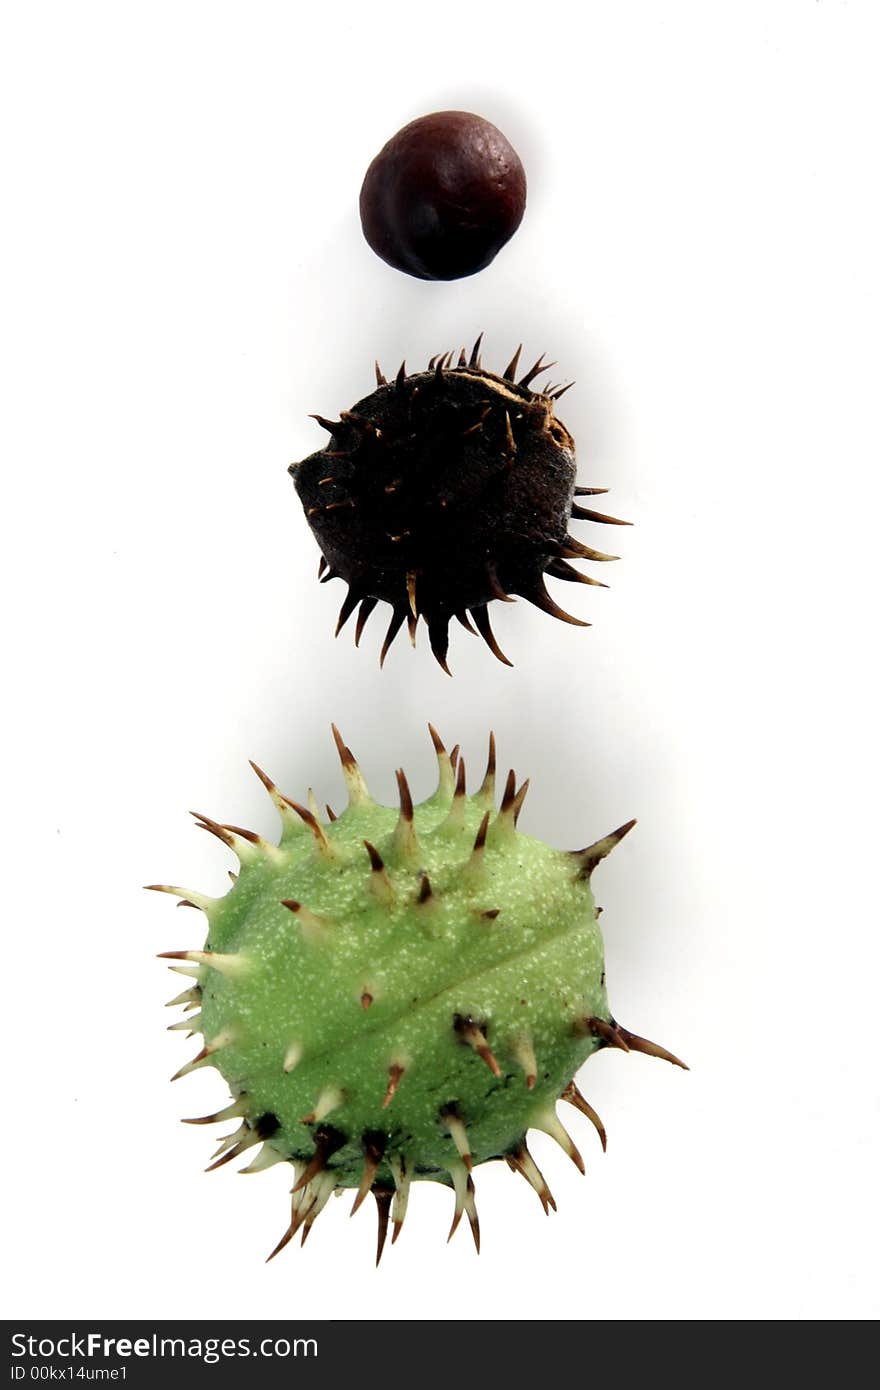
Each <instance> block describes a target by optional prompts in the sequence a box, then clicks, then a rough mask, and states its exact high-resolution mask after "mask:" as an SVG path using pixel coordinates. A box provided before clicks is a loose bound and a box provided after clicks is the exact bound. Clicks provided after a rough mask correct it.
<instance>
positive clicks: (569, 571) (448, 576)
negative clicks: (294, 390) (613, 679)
mask: <svg viewBox="0 0 880 1390" xmlns="http://www.w3.org/2000/svg"><path fill="white" fill-rule="evenodd" d="M451 359H452V354H446V356H444V357H440V358H439V359H432V361H431V363H430V364H429V367H428V370H427V371H424V372H416V373H413V374H410V375H407V373H406V370H405V366H401V369H400V371H399V372H398V374H397V377H396V378H395V379H394V381H392V382H390V383H389V382H387V381H386V380H385V378H384V376H383V375H382V373H381V371H380V370H379V369H378V367H377V371H376V376H377V382H378V385H377V388H376V390H375V391H373V392H372V393H371V394H370V395H369V396H366V397H364V399H363V400H360V401H358V402H357V403H356V404H355V405H354V406H353V407H352V409H351V410H350V411H343V412H342V414H341V416H340V418H339V420H335V421H330V420H325V419H324V418H323V417H321V416H316V417H315V418H316V419H317V420H318V422H319V424H321V425H322V426H323V427H324V428H325V429H327V430H328V432H329V434H330V440H329V443H328V444H327V446H326V447H325V448H323V449H320V450H319V451H318V452H317V453H314V454H311V455H310V456H309V457H308V458H306V459H304V460H303V461H302V462H301V463H297V464H291V467H290V472H291V473H292V475H293V478H294V483H295V486H296V490H297V492H298V494H299V497H300V500H301V501H302V504H303V507H304V510H305V513H306V517H307V519H308V522H309V525H310V526H311V528H312V531H313V532H314V535H315V538H316V539H317V541H318V544H319V546H320V548H321V553H322V557H323V558H322V563H321V570H322V573H323V572H324V571H325V570H326V573H324V578H325V579H330V578H334V577H340V578H342V579H344V580H346V582H347V583H348V585H349V592H348V595H347V596H346V599H345V601H344V603H343V605H342V610H341V612H340V615H339V624H338V626H337V632H338V631H339V630H340V629H341V627H342V626H343V625H344V623H345V622H347V620H348V618H349V617H350V616H351V614H352V613H353V611H354V610H355V608H356V607H357V606H358V605H359V604H360V605H361V609H360V613H359V616H358V622H357V630H356V640H358V641H359V639H360V634H361V631H362V629H363V625H364V623H365V622H366V619H367V618H368V617H369V615H370V613H371V612H372V610H373V608H374V607H375V606H376V603H377V601H379V600H384V601H385V602H386V603H389V604H390V605H391V608H392V616H391V622H390V625H389V628H388V633H387V636H386V639H385V643H384V645H383V648H382V659H383V660H384V657H385V654H386V652H387V650H388V647H389V646H390V644H391V642H392V641H393V640H394V637H395V636H396V634H397V632H398V631H399V629H400V627H401V626H402V625H403V623H404V621H407V622H408V625H409V630H410V634H411V636H413V635H414V633H415V627H416V624H417V622H418V619H419V618H424V619H425V621H426V623H427V625H428V630H429V634H430V640H431V647H432V649H433V651H434V654H435V656H436V657H437V660H438V661H439V662H440V664H441V666H443V668H444V669H445V670H446V669H448V668H447V666H446V654H447V649H448V626H449V621H450V619H451V618H452V617H458V618H459V620H460V621H461V622H462V623H463V624H464V625H465V626H470V625H471V622H473V624H474V625H475V626H476V628H477V629H478V630H479V632H480V633H481V635H482V636H483V638H484V640H485V641H486V642H487V644H488V645H489V647H490V648H491V649H492V651H493V652H494V654H495V655H496V656H497V657H498V658H499V660H501V661H504V662H506V661H507V658H506V657H505V656H504V654H503V653H502V652H501V650H500V648H499V647H498V645H497V643H496V641H495V638H494V634H493V633H492V629H491V626H490V623H489V616H488V612H487V605H488V604H489V603H490V602H492V600H493V599H501V600H507V599H510V598H511V597H512V596H514V595H517V594H518V595H521V596H522V597H523V598H525V599H527V600H529V602H531V603H534V604H536V605H537V606H538V607H539V608H542V609H543V610H544V611H546V612H548V613H551V614H552V615H553V616H554V617H557V618H562V619H563V620H564V621H567V622H572V623H576V624H577V623H579V622H580V620H579V619H577V618H572V617H570V616H569V615H568V614H566V613H564V612H563V610H562V609H561V608H559V607H558V606H557V604H556V603H555V602H554V601H553V599H552V598H551V597H550V595H549V593H548V592H547V589H546V586H545V583H544V574H545V573H549V574H551V575H553V576H554V577H556V578H560V579H570V580H575V581H579V582H582V583H596V582H597V581H595V580H591V579H588V578H587V577H586V576H584V575H581V574H579V572H578V571H577V570H575V569H573V568H572V566H571V565H569V564H568V563H567V561H568V559H570V558H575V557H580V558H585V559H594V560H604V559H612V558H614V557H612V556H606V555H603V554H602V553H601V552H599V551H594V550H591V549H589V548H588V547H586V546H582V545H580V543H579V542H578V541H576V540H575V539H574V538H573V537H571V536H569V535H568V534H567V526H568V522H569V519H570V518H571V517H572V516H577V517H580V518H582V519H586V520H594V521H613V520H614V518H610V517H605V516H603V515H602V514H601V513H598V512H591V511H587V510H586V509H584V508H582V507H579V506H577V504H575V503H574V497H575V494H576V493H591V492H599V491H604V489H600V488H595V489H594V488H576V487H575V456H574V440H573V439H572V437H571V435H570V434H569V432H568V430H567V429H566V428H565V426H564V425H563V423H562V422H561V421H560V420H558V419H557V418H556V416H555V413H554V404H555V401H556V399H558V397H559V396H560V395H562V393H563V392H562V391H557V390H552V389H548V390H546V391H544V392H540V391H533V390H532V389H531V383H532V381H533V379H534V378H535V377H536V376H537V375H538V374H539V373H540V372H542V371H545V370H546V367H544V366H543V364H542V360H541V359H539V360H538V362H536V363H535V365H534V367H533V368H532V369H531V371H529V372H526V373H525V375H524V376H522V377H521V378H520V379H519V381H516V379H515V378H516V374H517V366H518V361H519V349H518V350H517V352H516V354H515V355H514V359H513V361H512V362H511V363H510V364H509V366H508V368H507V370H506V371H505V373H504V374H503V375H500V376H499V375H495V374H494V373H492V372H488V371H486V370H485V369H484V368H483V366H482V363H481V361H480V356H479V339H478V341H477V343H476V344H475V346H474V350H473V352H472V353H471V355H470V358H469V359H466V357H465V354H464V352H463V351H462V352H461V354H460V355H459V357H458V361H457V363H456V364H455V365H453V364H452V360H451ZM550 365H552V364H550ZM563 389H567V388H563ZM583 625H584V626H586V624H583ZM507 664H509V663H507Z"/></svg>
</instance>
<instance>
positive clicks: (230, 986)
mask: <svg viewBox="0 0 880 1390" xmlns="http://www.w3.org/2000/svg"><path fill="white" fill-rule="evenodd" d="M338 742H339V748H340V753H341V756H342V760H343V767H344V769H345V771H346V776H347V781H348V787H349V795H350V804H349V806H348V808H347V810H346V811H345V812H344V813H343V814H342V815H341V816H339V817H338V819H331V820H330V821H329V822H328V823H321V821H319V820H318V818H317V816H316V814H315V811H314V809H313V810H311V811H310V810H308V809H306V808H305V807H301V806H298V805H297V804H296V803H292V802H288V801H287V800H285V798H284V797H283V796H282V795H281V794H280V793H279V792H278V790H277V788H275V787H274V785H273V784H272V783H271V782H269V779H268V778H266V777H265V775H264V774H260V775H261V776H262V778H263V780H264V782H265V783H266V785H267V787H268V788H269V790H270V792H271V793H272V796H273V800H274V801H275V803H276V806H278V808H279V810H280V812H281V815H282V823H283V832H282V835H281V839H280V843H279V845H278V846H275V845H270V844H268V843H267V842H265V841H263V840H262V839H260V837H259V836H255V835H253V833H252V832H246V831H241V830H239V829H237V828H235V827H230V826H221V825H218V824H217V823H216V822H213V821H209V820H207V819H206V818H204V817H202V818H200V820H201V824H202V825H203V827H204V828H206V829H209V830H212V831H213V832H214V833H215V834H217V835H219V837H220V838H221V839H222V840H224V841H225V842H226V843H227V844H229V845H230V846H231V847H232V848H233V849H234V850H235V851H236V853H237V854H238V856H239V859H240V870H239V873H238V876H237V879H236V881H235V883H234V885H233V887H232V889H231V890H230V892H229V893H228V894H227V895H226V896H225V897H223V898H220V899H206V898H204V897H201V896H200V895H196V894H189V893H187V892H186V890H183V889H173V888H166V889H165V890H164V891H169V892H173V893H177V895H178V896H181V897H183V898H184V899H185V900H187V901H189V902H191V903H194V904H195V905H196V906H199V907H201V908H202V909H203V910H204V911H205V913H206V914H207V918H208V923H209V929H208V937H207V941H206V943H205V947H204V951H194V952H187V951H183V952H176V953H170V954H171V955H175V956H177V957H178V958H181V959H187V960H190V961H192V962H195V966H194V967H193V966H191V967H184V969H187V968H189V969H195V972H196V976H197V983H196V984H195V985H194V986H193V987H192V989H191V990H190V991H187V992H186V994H185V995H184V996H183V997H182V998H183V999H184V1000H185V1002H186V1003H187V1005H188V1006H189V1007H194V1006H195V1005H196V1004H198V1005H199V1006H200V1010H201V1012H200V1014H199V1015H198V1016H197V1017H195V1018H193V1019H191V1020H187V1022H188V1023H189V1026H190V1027H191V1029H192V1031H199V1032H201V1033H202V1034H203V1035H204V1040H205V1046H204V1048H203V1049H202V1051H201V1052H200V1053H199V1055H198V1057H197V1058H196V1059H195V1062H194V1063H191V1064H189V1066H187V1067H184V1068H183V1069H182V1072H181V1073H180V1074H183V1073H185V1072H187V1071H189V1070H192V1069H193V1068H194V1067H195V1066H202V1065H212V1066H215V1067H217V1068H218V1069H219V1070H220V1072H221V1073H222V1075H223V1076H224V1078H225V1079H226V1081H227V1082H228V1083H229V1086H230V1089H231V1091H232V1093H233V1097H234V1103H233V1106H232V1107H230V1108H229V1109H228V1110H227V1111H225V1112H221V1113H222V1115H224V1116H225V1115H228V1116H230V1117H231V1116H232V1115H235V1116H236V1117H237V1118H239V1119H240V1120H241V1126H240V1129H239V1130H237V1131H236V1132H235V1133H234V1134H233V1135H232V1136H231V1137H230V1139H229V1141H227V1142H225V1143H224V1144H223V1145H221V1150H220V1151H219V1152H221V1153H222V1154H223V1155H224V1156H223V1158H221V1159H220V1162H225V1161H226V1160H227V1159H228V1158H232V1157H235V1156H236V1155H237V1154H239V1153H242V1152H244V1151H245V1150H246V1149H248V1148H249V1147H251V1146H252V1145H254V1144H256V1143H257V1142H259V1141H261V1140H262V1141H264V1150H263V1158H262V1161H261V1162H260V1164H259V1166H266V1165H267V1164H268V1163H269V1162H271V1161H276V1160H286V1161H288V1162H290V1163H291V1164H293V1166H294V1170H295V1172H296V1174H297V1180H298V1181H297V1185H296V1186H295V1189H294V1194H295V1195H294V1216H293V1218H292V1222H291V1225H292V1227H293V1226H294V1222H295V1219H296V1216H297V1213H298V1211H299V1216H300V1221H303V1220H307V1219H308V1216H309V1213H310V1212H314V1209H315V1206H316V1205H317V1204H319V1203H321V1204H322V1202H323V1200H324V1199H325V1196H326V1195H329V1193H330V1192H331V1191H332V1190H334V1189H336V1188H345V1187H359V1186H360V1187H361V1188H362V1190H363V1191H365V1190H366V1188H370V1189H372V1190H373V1191H374V1193H376V1194H378V1195H380V1196H381V1195H382V1194H384V1193H390V1192H391V1191H394V1192H395V1193H396V1198H395V1201H396V1210H397V1212H398V1213H400V1209H401V1205H402V1207H403V1208H404V1209H405V1205H406V1193H407V1192H408V1188H409V1184H410V1182H411V1181H412V1180H413V1179H419V1178H427V1179H434V1180H437V1181H440V1182H444V1183H447V1184H451V1185H453V1186H454V1187H455V1188H456V1193H457V1198H458V1202H459V1206H458V1210H459V1214H460V1210H461V1206H462V1204H466V1203H467V1202H468V1201H471V1200H472V1199H471V1198H470V1197H469V1196H468V1194H469V1192H471V1191H472V1189H470V1187H469V1185H468V1184H469V1180H468V1177H467V1174H468V1172H469V1170H470V1168H471V1167H472V1166H475V1165H476V1164H479V1163H481V1162H484V1161H485V1160H488V1159H493V1158H499V1157H507V1158H508V1160H509V1161H510V1162H511V1164H512V1166H514V1167H516V1168H518V1169H519V1171H524V1170H529V1171H525V1175H526V1176H527V1177H529V1180H530V1181H532V1183H533V1185H535V1186H537V1187H538V1191H539V1196H541V1199H542V1201H545V1196H544V1195H542V1189H545V1187H546V1185H545V1184H543V1179H540V1174H538V1179H539V1180H540V1181H539V1182H535V1180H534V1177H533V1175H532V1173H531V1168H532V1167H533V1165H532V1164H531V1159H530V1157H529V1156H528V1150H527V1149H526V1147H525V1139H526V1133H527V1131H528V1129H529V1128H533V1127H534V1128H539V1129H543V1130H546V1131H547V1132H548V1133H552V1134H554V1137H556V1138H557V1139H559V1141H560V1142H561V1143H562V1144H563V1146H564V1147H568V1148H569V1152H571V1154H572V1156H573V1157H575V1158H576V1161H578V1159H577V1157H576V1154H577V1151H576V1150H574V1147H573V1145H571V1141H570V1140H569V1139H568V1136H567V1135H566V1134H565V1131H564V1130H562V1129H561V1126H560V1124H559V1121H558V1119H557V1118H556V1113H555V1102H556V1100H557V1099H558V1098H559V1097H560V1096H562V1095H563V1094H564V1093H565V1092H566V1088H569V1089H570V1086H569V1083H571V1081H572V1078H573V1076H574V1073H575V1072H576V1071H577V1069H578V1068H579V1067H580V1066H581V1065H582V1063H583V1062H584V1061H585V1060H586V1059H587V1058H588V1057H589V1056H590V1054H591V1053H592V1052H593V1051H594V1050H595V1049H596V1048H597V1047H600V1046H607V1045H609V1042H612V1043H613V1044H614V1045H618V1046H626V1045H627V1040H628V1041H629V1042H630V1043H631V1042H632V1039H633V1036H634V1035H632V1034H628V1033H626V1031H625V1030H619V1026H618V1025H617V1024H615V1023H614V1021H613V1019H612V1018H611V1015H610V1012H609V1009H608V1001H607V997H606V991H605V974H604V964H603V943H602V937H601V933H600V931H599V926H598V922H597V914H596V909H595V905H594V901H593V895H592V891H591V888H590V879H589V875H590V873H591V872H592V869H593V868H594V867H595V865H596V864H597V863H598V862H599V860H600V859H601V858H602V857H604V855H605V854H607V853H608V852H609V850H610V849H611V848H612V847H613V845H614V844H616V843H617V842H618V841H619V839H620V838H622V836H623V834H625V833H626V831H627V830H628V829H629V828H630V827H629V825H627V826H624V827H622V828H621V830H620V831H617V832H615V833H614V834H613V835H612V836H609V837H606V839H605V840H602V841H599V842H597V844H595V845H593V846H590V848H589V849H587V850H582V851H578V852H575V853H566V852H563V851H560V850H556V849H553V848H551V847H549V846H547V845H545V844H543V843H541V842H540V841H538V840H535V839H532V838H531V837H529V836H526V835H523V834H521V833H520V832H519V831H518V830H517V828H516V820H517V816H518V814H519V810H520V807H521V805H522V800H523V797H524V788H521V789H520V791H519V792H517V790H516V786H515V779H514V778H513V776H512V774H511V776H510V777H509V778H508V781H507V785H506V787H505V791H504V796H503V798H502V801H501V806H500V809H496V806H495V798H494V744H493V745H491V748H492V751H491V753H490V766H489V769H488V771H487V776H486V778H485V780H484V782H483V784H482V786H481V788H480V790H479V791H478V792H476V793H475V794H474V795H471V796H469V795H467V793H466V790H465V774H464V765H463V763H461V762H458V764H457V772H456V771H455V770H454V766H453V761H452V759H450V757H449V756H448V755H447V754H446V752H445V750H444V749H443V747H442V744H440V742H439V740H436V739H435V745H436V747H437V752H438V761H439V766H440V780H439V785H438V788H437V791H436V792H435V793H434V795H433V796H432V797H430V798H429V799H428V800H427V801H425V802H423V803H422V804H421V805H418V806H416V807H414V808H413V806H412V802H411V798H410V795H409V789H408V787H407V784H406V779H405V777H404V776H403V774H402V773H401V774H398V777H399V782H400V789H401V805H400V809H399V810H396V809H395V810H392V809H390V808H389V807H386V806H382V805H379V804H377V803H376V802H375V801H374V800H373V799H372V798H371V797H370V795H369V793H368V792H367V790H366V787H365V784H364V783H363V780H362V778H361V776H360V772H359V770H358V768H357V765H356V763H355V762H354V760H353V758H352V756H351V753H350V751H349V750H348V749H347V748H345V746H344V744H342V742H341V740H338ZM615 1039H618V1040H617V1041H616V1042H615ZM619 1039H624V1041H620V1040H619ZM637 1041H638V1042H639V1043H641V1041H642V1040H637ZM641 1050H655V1051H657V1049H654V1048H653V1045H652V1044H647V1045H645V1047H643V1048H641ZM660 1051H661V1055H668V1054H662V1050H660ZM578 1099H581V1098H580V1097H578ZM581 1108H583V1106H582V1107H581ZM587 1111H589V1107H587ZM534 1171H535V1172H537V1170H534ZM364 1185H366V1187H365V1186H364ZM297 1193H299V1196H297ZM303 1194H304V1195H303ZM548 1195H549V1194H548ZM318 1209H320V1206H318ZM466 1209H468V1214H469V1215H471V1212H470V1209H469V1208H466ZM392 1216H395V1211H394V1210H392ZM312 1219H314V1217H312ZM395 1220H397V1221H398V1222H399V1221H400V1220H402V1214H399V1215H398V1216H396V1217H395Z"/></svg>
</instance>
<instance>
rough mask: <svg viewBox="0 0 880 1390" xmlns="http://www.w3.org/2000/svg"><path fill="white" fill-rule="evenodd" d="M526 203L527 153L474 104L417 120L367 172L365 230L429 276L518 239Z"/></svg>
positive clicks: (398, 264) (412, 271) (383, 250)
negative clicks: (522, 154) (522, 156)
mask: <svg viewBox="0 0 880 1390" xmlns="http://www.w3.org/2000/svg"><path fill="white" fill-rule="evenodd" d="M525 206H526V176H525V171H524V169H523V166H522V163H521V161H520V158H519V155H518V154H517V153H516V150H515V149H514V148H513V146H512V145H511V144H510V142H509V141H508V140H507V139H506V138H505V136H504V135H502V133H501V131H500V130H498V129H497V127H496V126H494V125H492V124H491V122H490V121H486V120H484V119H483V118H482V116H474V115H472V114H471V113H470V112H468V111H435V112H433V113H432V114H431V115H429V116H420V117H419V118H418V120H415V121H410V123H409V125H405V126H404V127H403V129H402V130H399V131H398V132H397V134H396V135H394V136H392V138H391V139H390V140H389V141H388V143H387V145H385V146H384V148H383V149H381V150H380V151H379V153H378V154H377V155H376V158H375V159H374V160H373V162H372V164H371V165H370V167H369V169H368V170H367V173H366V176H365V178H364V182H363V186H362V188H361V197H360V212H361V225H362V227H363V230H364V236H365V237H366V239H367V241H368V242H369V244H370V246H371V247H372V248H373V250H374V251H375V252H376V255H377V256H381V258H382V260H383V261H387V263H388V264H389V265H391V266H394V268H395V269H396V270H403V271H405V272H406V274H407V275H415V276H417V277H418V278H419V279H421V280H458V279H460V278H461V277H462V276H464V275H474V274H476V272H477V271H478V270H483V269H484V268H485V267H486V266H487V265H489V263H490V262H491V261H493V260H494V258H495V256H496V255H497V254H498V252H499V251H500V250H501V247H502V246H504V245H505V243H506V242H508V241H509V240H510V238H511V237H512V236H513V234H514V232H515V231H516V229H517V227H518V226H519V224H520V222H521V221H522V216H523V212H524V211H525Z"/></svg>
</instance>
